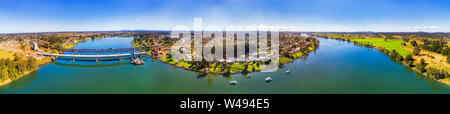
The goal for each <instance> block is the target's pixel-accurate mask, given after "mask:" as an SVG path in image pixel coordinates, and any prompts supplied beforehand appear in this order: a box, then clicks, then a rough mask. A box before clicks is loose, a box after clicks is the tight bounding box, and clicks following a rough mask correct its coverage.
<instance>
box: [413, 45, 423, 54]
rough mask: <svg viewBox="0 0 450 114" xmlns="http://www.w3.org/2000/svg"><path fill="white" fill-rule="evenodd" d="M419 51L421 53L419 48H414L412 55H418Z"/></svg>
mask: <svg viewBox="0 0 450 114" xmlns="http://www.w3.org/2000/svg"><path fill="white" fill-rule="evenodd" d="M420 51H421V49H420V48H419V46H416V47H414V50H413V54H414V55H419V54H420Z"/></svg>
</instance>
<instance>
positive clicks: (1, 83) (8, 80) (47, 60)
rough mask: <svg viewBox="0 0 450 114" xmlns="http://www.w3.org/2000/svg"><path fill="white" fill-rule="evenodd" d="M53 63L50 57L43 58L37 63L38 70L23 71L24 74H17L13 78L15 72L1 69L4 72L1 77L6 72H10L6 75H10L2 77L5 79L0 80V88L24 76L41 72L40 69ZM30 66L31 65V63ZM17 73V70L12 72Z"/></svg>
mask: <svg viewBox="0 0 450 114" xmlns="http://www.w3.org/2000/svg"><path fill="white" fill-rule="evenodd" d="M23 61H28V60H23ZM50 62H52V60H51V59H50V58H48V57H43V58H41V59H40V60H37V61H36V65H37V67H36V68H31V69H29V70H27V71H23V72H22V73H15V76H13V72H10V71H11V70H5V69H4V68H1V70H2V71H0V72H1V73H0V74H1V75H5V71H6V72H8V73H6V74H8V77H2V78H3V79H0V86H4V85H7V84H9V83H11V82H13V81H15V80H18V79H20V78H22V77H24V76H27V75H28V74H30V73H32V72H35V71H37V70H39V67H41V66H44V65H46V64H48V63H50ZM29 64H30V63H29ZM12 71H15V70H12Z"/></svg>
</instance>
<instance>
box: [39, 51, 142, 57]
mask: <svg viewBox="0 0 450 114" xmlns="http://www.w3.org/2000/svg"><path fill="white" fill-rule="evenodd" d="M145 54H146V52H138V53H134V55H145ZM38 55H43V56H56V57H75V58H109V57H126V56H132V54H131V53H126V54H110V55H71V54H49V53H38Z"/></svg>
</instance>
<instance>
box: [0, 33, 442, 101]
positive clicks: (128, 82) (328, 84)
mask: <svg viewBox="0 0 450 114" xmlns="http://www.w3.org/2000/svg"><path fill="white" fill-rule="evenodd" d="M318 39H319V41H320V45H319V48H318V49H317V50H316V51H315V52H312V53H311V54H310V55H309V56H308V57H305V58H303V59H298V60H296V61H295V62H294V63H290V64H288V65H284V66H283V68H282V69H280V70H279V71H278V72H270V73H266V72H257V73H251V74H250V75H249V76H245V75H242V74H234V75H231V76H222V75H203V74H201V73H196V72H192V71H187V70H183V69H181V68H176V67H173V66H172V65H168V64H165V63H161V62H158V61H153V60H152V59H151V58H146V59H145V65H141V66H135V65H132V64H129V60H126V61H121V62H119V61H104V62H102V63H95V62H91V61H76V62H75V63H73V62H71V61H70V60H57V61H56V63H51V64H48V65H45V66H43V67H41V68H40V69H39V70H38V71H36V72H33V73H31V74H29V75H28V76H25V77H23V78H21V79H19V80H16V81H14V82H12V83H11V84H9V85H6V86H2V87H0V94H2V93H39V94H41V93H44V94H45V93H57V94H58V93H88V94H90V93H157V94H170V93H180V94H181V93H187V94H190V93H255V94H270V93H274V94H282V93H288V94H290V93H450V88H449V87H448V86H446V85H442V84H440V83H438V82H435V81H433V80H430V79H427V78H425V77H424V76H423V75H421V74H419V73H416V72H414V71H411V70H410V69H409V68H406V67H405V66H404V65H402V64H398V63H395V62H393V61H391V60H390V57H388V56H386V55H384V54H383V53H381V52H379V51H377V50H375V49H370V48H365V47H359V46H356V45H353V44H352V43H348V42H344V41H338V40H333V39H323V38H318ZM131 40H133V38H131V37H109V38H105V39H96V40H89V41H85V42H80V43H79V45H77V46H76V47H74V48H76V49H87V48H90V49H91V48H98V49H101V48H128V47H132V45H131V43H130V42H131ZM288 69H289V70H290V71H291V73H290V74H285V73H284V72H285V71H286V70H288ZM267 76H271V77H272V78H273V81H272V82H270V83H266V82H265V81H264V78H266V77H267ZM231 80H237V81H238V84H237V85H230V84H229V81H231Z"/></svg>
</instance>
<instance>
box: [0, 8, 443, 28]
mask: <svg viewBox="0 0 450 114" xmlns="http://www.w3.org/2000/svg"><path fill="white" fill-rule="evenodd" d="M195 17H201V18H203V25H204V26H211V25H215V26H221V27H222V26H229V25H244V26H245V25H277V26H281V27H282V29H286V30H298V31H347V32H351V31H376V32H405V31H428V32H450V1H449V0H0V33H17V32H52V31H100V30H107V31H109V30H124V29H126V30H156V29H159V30H171V29H172V28H173V27H175V26H177V25H185V26H188V27H190V26H193V20H194V18H195Z"/></svg>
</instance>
